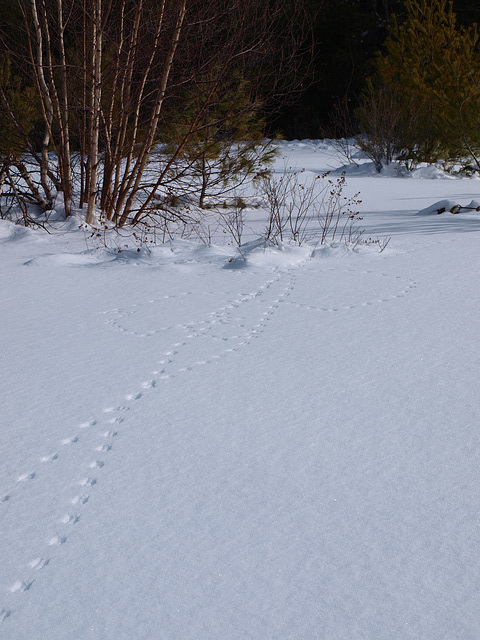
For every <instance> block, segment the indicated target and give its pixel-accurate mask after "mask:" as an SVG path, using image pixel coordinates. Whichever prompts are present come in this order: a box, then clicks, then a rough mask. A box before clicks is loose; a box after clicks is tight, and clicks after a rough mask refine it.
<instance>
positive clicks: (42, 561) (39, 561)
mask: <svg viewBox="0 0 480 640" xmlns="http://www.w3.org/2000/svg"><path fill="white" fill-rule="evenodd" d="M49 563H50V559H49V558H35V560H32V561H31V562H29V563H28V566H29V567H30V568H31V569H34V570H35V571H40V569H43V568H44V567H46V566H47V564H49Z"/></svg>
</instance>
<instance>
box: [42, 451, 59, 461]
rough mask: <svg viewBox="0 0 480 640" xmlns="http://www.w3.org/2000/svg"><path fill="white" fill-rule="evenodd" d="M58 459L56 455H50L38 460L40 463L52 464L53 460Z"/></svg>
mask: <svg viewBox="0 0 480 640" xmlns="http://www.w3.org/2000/svg"><path fill="white" fill-rule="evenodd" d="M57 459H58V453H52V454H51V455H49V456H43V458H40V462H53V461H54V460H57Z"/></svg>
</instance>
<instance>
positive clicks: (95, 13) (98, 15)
mask: <svg viewBox="0 0 480 640" xmlns="http://www.w3.org/2000/svg"><path fill="white" fill-rule="evenodd" d="M89 71H90V76H91V80H90V104H89V111H90V113H89V116H90V123H89V133H88V164H87V174H88V178H87V179H88V184H89V191H88V199H87V215H86V222H87V224H92V222H93V220H94V214H95V204H96V197H97V177H98V150H99V135H100V108H101V99H102V74H101V71H102V0H93V6H92V17H91V56H90V61H89Z"/></svg>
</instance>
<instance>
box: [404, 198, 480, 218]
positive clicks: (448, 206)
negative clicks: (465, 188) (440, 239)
mask: <svg viewBox="0 0 480 640" xmlns="http://www.w3.org/2000/svg"><path fill="white" fill-rule="evenodd" d="M470 211H480V201H479V200H471V201H470V203H469V204H467V205H461V204H459V203H458V202H457V201H456V200H439V201H438V202H435V203H434V204H431V205H430V206H428V207H426V208H425V209H421V210H420V211H418V212H417V213H416V214H415V215H417V216H431V215H438V214H440V213H454V214H457V213H468V212H470Z"/></svg>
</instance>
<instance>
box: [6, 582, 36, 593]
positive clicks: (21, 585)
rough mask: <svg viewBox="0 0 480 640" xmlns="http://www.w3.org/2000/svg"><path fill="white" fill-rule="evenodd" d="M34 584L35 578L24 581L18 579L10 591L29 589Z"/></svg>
mask: <svg viewBox="0 0 480 640" xmlns="http://www.w3.org/2000/svg"><path fill="white" fill-rule="evenodd" d="M32 584H33V580H28V581H23V580H17V581H16V582H15V584H13V585H12V586H11V587H10V589H9V591H10V593H16V592H17V591H22V592H23V591H28V590H29V589H30V587H31V586H32Z"/></svg>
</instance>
